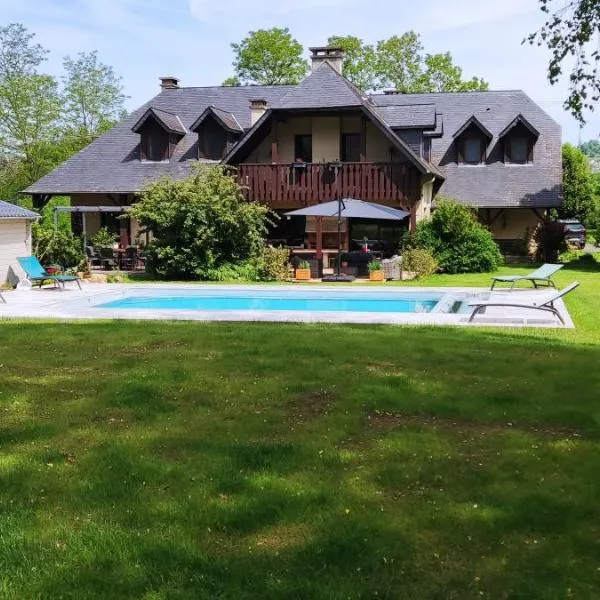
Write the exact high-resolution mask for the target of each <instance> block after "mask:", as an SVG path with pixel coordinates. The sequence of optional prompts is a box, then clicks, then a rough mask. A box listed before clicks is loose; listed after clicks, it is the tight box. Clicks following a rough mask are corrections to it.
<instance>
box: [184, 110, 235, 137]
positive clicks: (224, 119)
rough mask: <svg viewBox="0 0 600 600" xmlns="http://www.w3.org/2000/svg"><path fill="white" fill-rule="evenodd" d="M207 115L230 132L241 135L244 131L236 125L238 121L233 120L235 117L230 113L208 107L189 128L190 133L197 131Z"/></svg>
mask: <svg viewBox="0 0 600 600" xmlns="http://www.w3.org/2000/svg"><path fill="white" fill-rule="evenodd" d="M208 115H213V116H214V117H215V118H216V119H217V121H220V122H221V124H222V125H223V126H224V127H225V128H226V129H229V130H230V131H233V132H238V133H243V132H244V129H243V128H242V126H241V125H240V124H239V123H238V120H237V119H236V118H235V115H234V114H233V113H230V112H226V111H224V110H221V109H220V108H217V107H216V106H209V107H208V108H207V109H206V110H205V111H204V112H203V113H202V114H201V115H200V116H199V117H198V119H197V120H196V121H194V123H192V125H191V127H190V131H197V130H198V127H199V126H200V124H201V123H202V122H203V121H204V120H205V119H206V118H207V117H208Z"/></svg>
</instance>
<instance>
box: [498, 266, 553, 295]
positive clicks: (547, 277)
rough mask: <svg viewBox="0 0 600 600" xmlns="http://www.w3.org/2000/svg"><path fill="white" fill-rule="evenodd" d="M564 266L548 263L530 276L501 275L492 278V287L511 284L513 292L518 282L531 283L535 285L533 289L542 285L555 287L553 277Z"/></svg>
mask: <svg viewBox="0 0 600 600" xmlns="http://www.w3.org/2000/svg"><path fill="white" fill-rule="evenodd" d="M563 266H564V265H553V264H552V263H546V264H545V265H542V266H541V267H540V268H539V269H536V270H535V271H533V272H532V273H529V275H499V276H497V277H492V287H491V289H492V290H493V289H494V287H496V284H497V283H510V284H511V285H510V289H511V290H512V289H513V288H514V287H515V283H517V282H518V281H531V283H533V287H536V288H537V287H540V283H542V284H543V285H542V286H541V287H545V286H547V287H550V286H551V287H553V288H555V287H556V286H555V285H554V281H552V275H554V273H556V272H557V271H559V270H560V269H562V268H563Z"/></svg>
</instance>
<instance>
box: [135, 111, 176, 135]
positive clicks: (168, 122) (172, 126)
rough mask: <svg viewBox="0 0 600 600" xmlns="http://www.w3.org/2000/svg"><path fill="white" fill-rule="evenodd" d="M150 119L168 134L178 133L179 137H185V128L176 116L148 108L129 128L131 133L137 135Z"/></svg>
mask: <svg viewBox="0 0 600 600" xmlns="http://www.w3.org/2000/svg"><path fill="white" fill-rule="evenodd" d="M151 117H154V119H156V121H158V122H159V123H160V124H161V125H162V127H163V128H164V129H166V130H167V131H168V132H170V133H178V134H179V135H185V127H184V126H183V123H182V122H181V120H180V119H179V117H178V116H177V115H176V114H173V113H171V112H167V111H166V110H160V109H158V108H154V107H153V108H149V109H148V110H147V111H146V112H145V113H144V114H143V115H142V117H141V118H140V119H139V120H138V122H137V123H136V124H135V125H134V126H133V127H132V128H131V131H134V132H135V133H139V131H140V129H141V128H142V125H143V124H144V123H145V122H146V121H147V120H148V119H149V118H151Z"/></svg>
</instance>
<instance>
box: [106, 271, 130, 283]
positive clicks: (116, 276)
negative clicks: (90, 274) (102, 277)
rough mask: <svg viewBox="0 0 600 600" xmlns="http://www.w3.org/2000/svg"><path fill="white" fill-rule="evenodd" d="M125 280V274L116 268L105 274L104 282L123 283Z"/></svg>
mask: <svg viewBox="0 0 600 600" xmlns="http://www.w3.org/2000/svg"><path fill="white" fill-rule="evenodd" d="M125 281H127V275H126V274H125V273H122V272H121V271H119V270H118V269H115V270H114V271H111V272H110V273H107V274H106V283H124V282H125Z"/></svg>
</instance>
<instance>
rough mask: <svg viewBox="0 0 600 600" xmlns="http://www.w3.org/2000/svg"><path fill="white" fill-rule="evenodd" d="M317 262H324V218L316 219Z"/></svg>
mask: <svg viewBox="0 0 600 600" xmlns="http://www.w3.org/2000/svg"><path fill="white" fill-rule="evenodd" d="M315 233H316V237H317V252H316V255H317V260H323V217H316V227H315Z"/></svg>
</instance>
